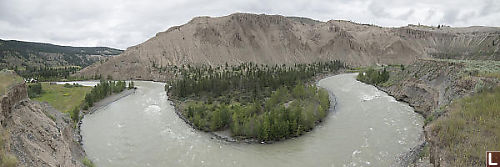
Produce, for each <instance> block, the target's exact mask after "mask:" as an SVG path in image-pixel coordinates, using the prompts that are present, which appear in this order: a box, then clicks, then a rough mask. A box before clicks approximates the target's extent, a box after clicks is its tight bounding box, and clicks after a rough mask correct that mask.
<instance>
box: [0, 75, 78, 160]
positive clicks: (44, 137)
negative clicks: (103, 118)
mask: <svg viewBox="0 0 500 167" xmlns="http://www.w3.org/2000/svg"><path fill="white" fill-rule="evenodd" d="M0 112H1V113H2V114H1V123H2V128H3V129H5V130H7V131H8V132H9V136H10V141H9V142H8V143H9V146H8V148H7V150H9V152H11V153H12V154H14V155H15V156H16V157H17V159H18V161H19V164H18V165H19V166H54V167H56V166H68V167H71V166H83V165H82V164H81V162H80V160H81V158H82V157H83V156H84V155H85V153H84V152H83V150H82V148H81V146H80V144H79V143H76V142H74V140H73V128H72V123H71V120H70V119H69V118H68V116H66V115H64V114H63V113H60V112H59V111H57V110H55V109H53V108H52V107H50V106H49V105H48V104H44V103H39V102H35V101H31V100H30V99H29V98H28V96H27V91H26V85H25V84H24V83H21V84H16V85H14V86H11V87H10V88H9V90H8V91H7V93H6V94H5V95H3V96H2V98H1V108H0Z"/></svg>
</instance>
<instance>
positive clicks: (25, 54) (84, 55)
mask: <svg viewBox="0 0 500 167" xmlns="http://www.w3.org/2000/svg"><path fill="white" fill-rule="evenodd" d="M122 52H123V50H119V49H113V48H108V47H71V46H59V45H54V44H49V43H36V42H25V41H17V40H1V39H0V69H4V68H25V67H56V66H81V67H86V66H88V65H90V64H93V63H94V62H96V61H99V60H100V59H101V58H100V56H110V55H118V54H120V53H122Z"/></svg>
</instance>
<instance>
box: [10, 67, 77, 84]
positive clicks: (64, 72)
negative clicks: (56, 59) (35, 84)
mask: <svg viewBox="0 0 500 167" xmlns="http://www.w3.org/2000/svg"><path fill="white" fill-rule="evenodd" d="M14 70H15V71H16V73H17V74H19V75H20V76H22V77H23V78H33V79H36V80H37V81H40V82H44V81H58V80H60V79H69V78H70V75H71V74H74V73H75V72H76V71H78V70H80V67H78V66H71V67H58V68H56V67H43V68H39V67H26V69H24V70H22V69H18V68H15V69H14Z"/></svg>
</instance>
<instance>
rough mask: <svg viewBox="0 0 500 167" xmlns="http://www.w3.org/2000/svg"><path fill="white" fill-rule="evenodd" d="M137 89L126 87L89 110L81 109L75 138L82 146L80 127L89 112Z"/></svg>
mask: <svg viewBox="0 0 500 167" xmlns="http://www.w3.org/2000/svg"><path fill="white" fill-rule="evenodd" d="M136 89H137V88H134V89H125V90H124V91H122V92H120V93H116V94H113V95H111V96H108V97H106V98H104V99H102V100H100V101H98V102H96V103H94V106H92V107H91V108H89V109H88V110H81V111H80V112H81V113H83V115H82V117H81V119H80V121H78V124H77V127H76V128H75V130H74V133H73V138H74V140H75V141H76V142H78V143H79V145H80V147H81V146H83V137H82V134H81V133H80V132H81V129H80V128H81V125H82V120H83V117H85V116H86V115H88V114H93V113H94V112H95V111H97V110H99V109H101V108H103V107H106V106H108V105H110V104H111V103H113V102H116V101H118V100H120V99H122V98H124V97H127V96H129V95H131V94H134V93H135V91H136ZM82 150H83V148H82ZM83 152H84V154H85V150H83Z"/></svg>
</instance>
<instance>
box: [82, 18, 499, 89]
mask: <svg viewBox="0 0 500 167" xmlns="http://www.w3.org/2000/svg"><path fill="white" fill-rule="evenodd" d="M498 43H500V28H496V27H465V28H451V27H440V28H438V27H429V26H416V25H409V26H405V27H398V28H387V27H379V26H374V25H367V24H358V23H354V22H350V21H342V20H330V21H327V22H321V21H316V20H312V19H308V18H299V17H284V16H279V15H256V14H245V13H235V14H231V15H228V16H223V17H214V18H211V17H196V18H194V19H192V20H191V21H189V22H188V23H186V24H184V25H181V26H174V27H171V28H169V29H168V30H167V31H165V32H160V33H157V34H156V36H155V37H153V38H151V39H149V40H147V41H145V42H144V43H142V44H139V45H136V46H132V47H130V48H128V49H127V50H126V51H125V52H124V53H122V54H121V55H120V56H117V57H114V58H112V59H110V60H109V61H107V62H104V63H102V64H100V63H98V64H95V65H93V66H90V67H87V68H86V69H83V70H82V71H81V73H80V74H79V75H84V76H94V75H96V74H97V75H99V74H101V75H103V76H108V75H111V76H113V78H118V79H129V78H135V79H148V80H149V79H154V80H166V78H168V77H169V76H170V75H172V73H171V71H172V69H171V68H170V67H175V66H181V65H186V64H207V65H217V64H224V63H226V62H227V63H228V64H240V63H243V62H254V63H258V64H283V63H285V64H294V63H310V62H314V61H327V60H342V61H344V62H346V63H348V64H350V65H354V66H357V65H371V64H409V63H411V62H413V61H415V60H416V59H418V58H429V57H437V58H456V59H481V60H500V52H499V49H500V46H499V45H498Z"/></svg>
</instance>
